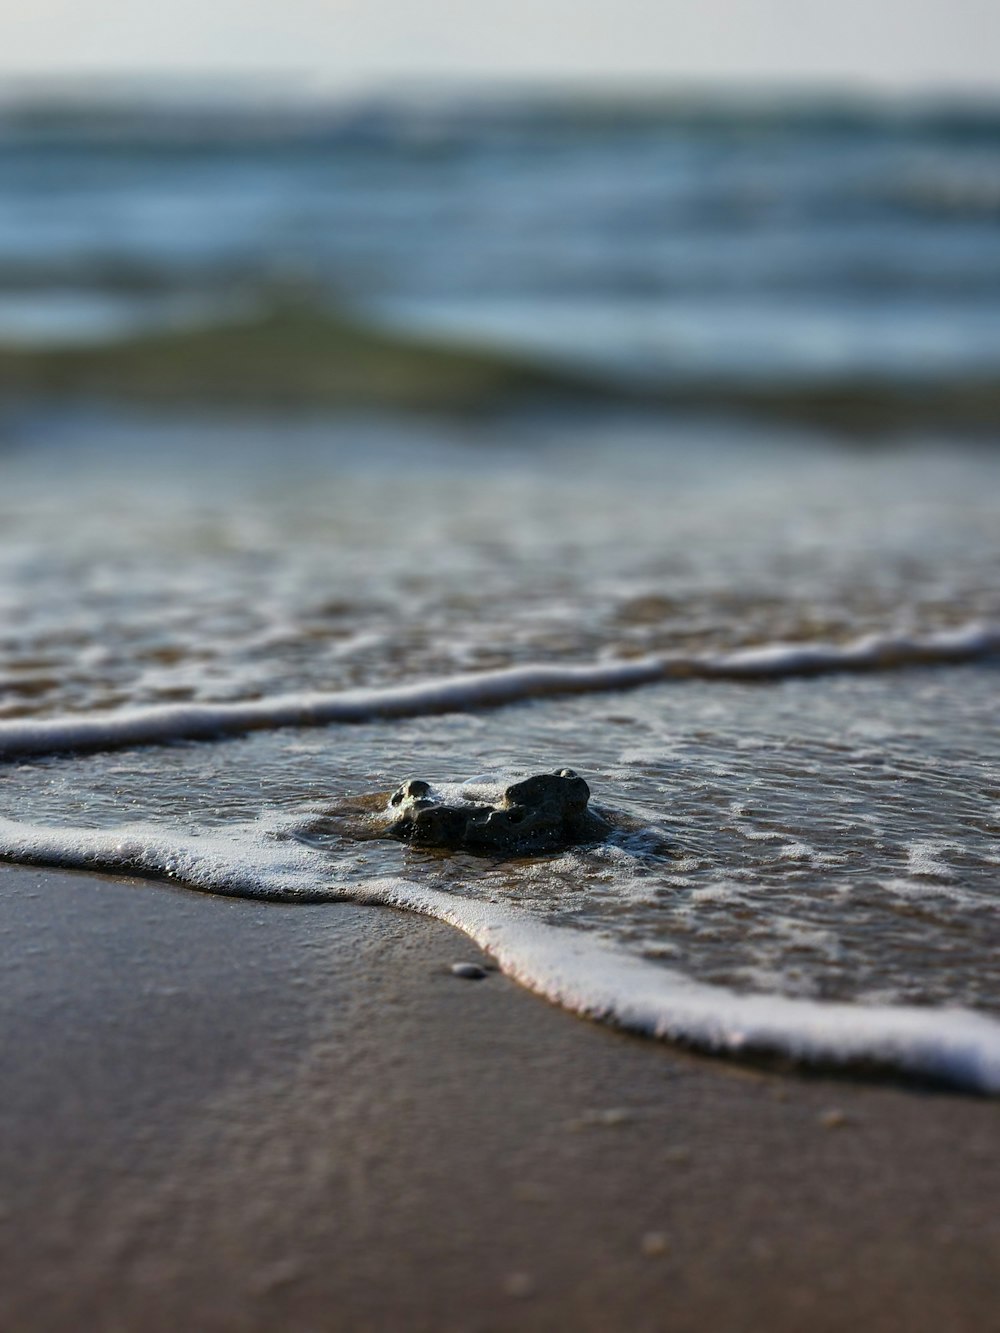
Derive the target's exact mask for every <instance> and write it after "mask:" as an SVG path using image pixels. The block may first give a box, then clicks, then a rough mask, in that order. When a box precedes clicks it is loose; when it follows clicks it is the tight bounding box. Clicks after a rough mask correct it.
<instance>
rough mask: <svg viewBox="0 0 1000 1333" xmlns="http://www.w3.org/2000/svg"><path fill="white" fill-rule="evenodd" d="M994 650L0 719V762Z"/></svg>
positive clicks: (918, 649) (810, 648)
mask: <svg viewBox="0 0 1000 1333" xmlns="http://www.w3.org/2000/svg"><path fill="white" fill-rule="evenodd" d="M998 652H1000V627H997V626H991V625H982V624H978V623H977V624H972V625H965V626H963V627H961V628H959V629H953V630H946V631H939V632H937V633H933V634H926V635H912V636H906V635H890V634H870V635H866V636H865V637H863V638H860V639H855V640H852V641H851V642H849V643H844V644H835V643H808V644H788V643H773V644H764V645H761V646H759V647H755V648H745V649H741V650H740V651H738V652H730V653H701V654H687V655H685V654H680V653H670V654H665V655H661V656H656V657H643V658H635V659H633V660H630V661H625V662H621V661H612V662H594V663H586V664H582V665H571V664H565V665H564V664H557V665H531V666H518V667H510V668H507V669H504V670H500V671H486V672H478V673H472V674H465V675H456V676H445V677H442V678H440V679H438V680H429V681H423V682H418V683H416V684H411V685H394V686H386V687H383V688H375V689H355V690H345V691H342V692H339V693H330V694H319V693H301V694H287V695H275V696H272V697H271V698H268V699H255V700H253V701H249V702H247V703H217V704H212V703H208V704H196V703H192V704H168V705H162V706H158V707H149V708H129V709H122V710H120V711H115V712H110V713H98V714H87V715H85V716H75V715H74V716H62V717H53V718H42V719H25V720H17V721H8V722H0V759H9V758H15V757H17V756H19V755H29V754H55V753H60V752H70V751H83V750H112V749H120V748H122V747H125V746H132V745H155V744H164V743H166V742H169V741H174V740H209V739H212V738H214V737H218V736H232V735H239V734H242V733H244V732H250V731H262V730H270V729H275V728H278V727H307V726H326V725H329V724H331V723H338V722H340V723H347V722H367V721H372V720H374V719H377V718H393V717H416V716H420V715H426V714H432V713H454V712H468V711H472V710H474V709H479V708H497V707H500V706H502V705H504V704H510V703H516V702H518V701H519V700H523V699H532V698H538V697H541V696H544V695H558V694H586V693H598V692H601V691H609V690H627V689H635V688H637V687H638V686H640V685H649V684H653V683H656V682H659V681H666V680H672V679H683V678H684V677H700V678H702V679H718V680H734V681H741V680H767V679H781V678H784V677H787V676H803V675H819V674H825V673H832V672H841V671H882V670H891V669H898V668H902V667H912V666H933V665H945V664H953V663H958V662H968V661H973V660H975V659H976V658H980V657H986V656H989V655H992V654H995V653H998Z"/></svg>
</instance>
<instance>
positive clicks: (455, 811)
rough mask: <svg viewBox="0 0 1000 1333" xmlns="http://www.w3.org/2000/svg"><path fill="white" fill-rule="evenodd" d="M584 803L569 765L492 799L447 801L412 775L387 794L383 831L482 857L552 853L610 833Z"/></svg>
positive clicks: (586, 797)
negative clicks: (494, 799) (385, 820)
mask: <svg viewBox="0 0 1000 1333" xmlns="http://www.w3.org/2000/svg"><path fill="white" fill-rule="evenodd" d="M589 801H590V788H589V787H588V786H587V783H586V782H585V781H584V780H583V778H581V777H579V776H578V775H577V774H576V773H574V772H573V770H572V769H569V768H563V769H560V770H559V771H558V772H555V773H537V774H535V775H534V776H532V777H527V778H523V779H521V780H520V781H518V782H513V783H511V784H510V786H508V787H505V788H504V790H503V792H502V793H501V794H500V797H499V799H498V800H496V801H495V802H487V801H477V800H475V799H469V800H465V799H461V800H455V799H452V800H448V799H445V798H444V797H442V796H441V795H439V794H438V793H436V792H435V790H434V789H433V787H431V785H430V783H427V782H423V781H421V780H420V779H412V780H410V781H409V782H404V783H403V785H402V786H401V787H397V789H396V790H395V791H394V792H393V793H392V796H391V797H390V798H389V806H388V809H387V812H386V814H387V817H388V818H387V823H386V825H385V833H386V834H387V835H388V836H389V837H392V838H399V839H400V840H401V841H403V842H410V843H413V844H414V845H415V846H418V847H440V848H445V849H447V850H450V851H466V852H475V853H480V854H484V855H485V854H490V853H492V854H498V855H507V856H510V855H517V854H527V853H531V852H546V851H557V850H559V849H560V848H563V847H571V846H574V845H577V844H579V843H586V842H596V841H598V840H600V839H602V838H605V837H606V836H607V835H608V833H610V831H611V824H610V823H609V822H608V820H606V819H605V818H604V817H603V816H602V815H599V814H597V813H596V812H595V811H593V810H591V809H590V808H589Z"/></svg>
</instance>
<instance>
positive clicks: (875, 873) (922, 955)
mask: <svg viewBox="0 0 1000 1333" xmlns="http://www.w3.org/2000/svg"><path fill="white" fill-rule="evenodd" d="M20 429H21V435H20V437H19V443H20V448H19V449H13V450H12V451H11V452H9V453H8V454H7V456H6V458H5V460H4V463H3V466H4V471H5V478H6V485H5V487H4V492H3V500H2V508H3V522H4V527H5V532H6V534H7V540H6V542H5V544H4V548H3V557H2V566H0V596H2V600H3V604H4V608H5V617H4V625H5V629H4V633H3V636H2V640H0V678H2V680H3V682H4V685H5V691H4V704H3V707H4V712H5V716H6V718H7V722H6V723H4V724H2V725H0V741H2V740H3V734H4V733H3V727H4V726H6V727H7V728H8V729H9V728H11V727H14V726H20V727H22V728H23V727H24V726H26V725H27V726H29V727H30V726H32V725H35V724H40V723H43V722H45V721H46V720H52V719H58V718H61V717H64V716H65V715H66V714H73V713H80V712H84V713H87V714H89V715H91V716H93V718H94V720H95V723H96V724H97V725H103V724H102V723H101V722H100V719H101V718H102V716H103V715H104V713H105V712H108V716H111V717H114V716H117V710H120V709H121V708H122V707H138V706H147V705H151V704H154V705H155V704H171V703H184V702H186V701H197V702H199V703H201V704H208V703H211V702H213V701H216V702H217V701H230V700H235V699H241V700H242V699H250V698H262V699H263V700H265V701H266V700H267V698H268V697H269V696H271V695H274V694H278V693H280V694H282V695H285V694H288V693H289V692H291V691H295V690H308V691H335V690H338V689H343V688H349V687H352V686H357V685H359V684H364V685H366V686H370V685H373V684H381V685H385V686H391V685H394V684H407V683H410V682H413V681H415V680H422V679H427V678H431V679H434V678H439V677H442V676H445V675H448V674H450V673H454V672H455V671H456V670H459V671H464V672H468V671H477V670H486V669H493V668H497V667H505V666H509V665H515V664H520V663H528V662H538V661H542V662H550V663H558V662H564V663H567V664H571V663H582V662H588V661H595V660H597V661H604V662H605V663H607V664H613V663H614V662H615V661H620V660H629V659H631V658H633V657H636V656H638V655H643V654H648V653H650V652H657V651H660V652H662V651H677V650H682V651H684V652H688V653H693V652H703V653H704V652H715V651H719V650H725V649H731V648H737V647H741V646H752V645H765V646H766V645H774V644H780V643H788V642H789V641H790V642H791V643H793V644H797V645H800V646H802V645H806V646H809V645H821V644H831V643H832V644H834V645H836V644H841V643H846V642H850V641H852V640H854V639H855V638H856V637H857V636H858V635H860V634H864V633H877V634H881V635H886V634H893V633H895V634H900V633H905V634H911V635H912V634H916V635H918V636H919V635H924V636H926V635H928V634H933V633H935V632H937V631H941V630H946V629H949V628H950V627H954V626H961V625H967V624H968V623H969V622H971V621H976V620H978V621H981V622H985V623H988V624H993V625H996V624H1000V585H998V584H997V582H996V577H995V572H996V568H997V556H998V554H1000V551H998V547H1000V485H998V482H1000V475H998V474H1000V458H998V457H997V456H996V455H995V454H991V453H988V452H985V451H982V450H974V449H964V450H959V449H952V450H948V451H946V450H944V449H943V448H941V447H935V446H932V445H931V444H929V443H928V444H927V445H925V446H923V447H920V448H913V449H909V450H904V449H899V450H895V451H889V452H882V453H879V454H866V453H847V452H843V451H837V450H834V449H832V448H830V447H828V446H825V445H823V444H822V443H821V442H819V441H817V440H814V439H805V438H792V437H787V438H783V439H781V438H772V439H768V440H764V439H761V438H759V437H757V438H755V437H753V436H750V435H747V434H743V435H738V434H736V433H734V432H733V430H732V429H731V428H724V427H722V426H720V427H718V428H709V427H706V426H699V427H698V428H697V429H696V428H695V427H693V426H691V427H685V426H684V425H683V424H681V423H675V424H673V425H672V426H670V427H668V426H666V425H665V424H664V423H662V422H660V423H655V422H653V421H651V420H648V419H647V420H640V419H636V418H631V419H611V418H607V419H602V420H596V419H594V420H591V421H590V422H589V423H582V422H570V421H558V420H549V421H546V422H543V421H539V420H535V421H524V420H522V421H508V422H505V423H496V424H494V425H492V426H479V427H472V426H469V425H466V426H461V427H458V426H451V427H447V428H446V427H443V426H441V427H438V426H432V425H430V424H428V423H425V424H424V426H423V427H420V428H418V427H415V426H414V425H413V423H412V422H410V423H392V422H387V421H383V422H375V421H373V420H367V421H356V422H353V423H352V422H344V421H341V422H340V423H339V424H337V425H330V424H325V425H324V424H323V423H321V422H312V423H303V422H300V423H298V424H297V425H296V424H293V423H283V424H281V425H280V426H278V425H277V424H275V425H273V426H270V427H269V426H267V425H261V424H259V423H258V424H257V425H255V426H254V427H252V428H251V427H248V426H240V425H234V424H230V425H228V426H223V425H221V424H219V423H214V424H213V423H211V422H204V423H197V422H187V423H186V424H181V423H178V422H175V423H174V424H172V425H169V424H164V423H159V424H154V423H150V422H143V421H141V420H139V419H132V420H129V419H126V418H118V419H100V418H96V417H95V418H93V419H91V420H90V421H80V420H72V419H69V418H65V419H63V420H61V421H60V420H57V419H50V420H46V421H44V422H35V423H34V424H32V423H31V422H25V423H22V425H21V427H20ZM276 440H279V441H280V448H275V441H276ZM195 459H198V460H200V461H199V464H198V466H197V468H196V467H195V461H194V460H195ZM778 651H779V654H780V653H782V652H785V650H784V649H781V650H778ZM780 660H781V661H786V660H787V661H789V662H791V661H792V658H791V657H790V656H788V655H787V653H786V656H785V657H782V658H781V659H780ZM790 669H791V668H790ZM996 686H997V674H996V659H995V657H992V658H991V657H989V656H987V657H985V658H980V659H978V660H974V661H970V662H967V663H965V664H960V663H955V664H951V665H947V664H939V665H935V666H914V667H912V668H911V669H909V670H888V669H886V670H872V671H869V672H867V673H865V674H863V675H857V674H850V675H836V674H834V675H829V676H822V677H815V678H814V677H811V676H806V677H797V676H793V675H789V676H788V677H787V678H783V676H782V673H781V671H779V672H777V674H776V677H775V678H774V679H771V680H768V681H760V682H757V683H748V682H738V681H734V680H706V679H698V678H690V679H674V680H670V681H666V682H662V683H659V684H652V685H647V686H645V687H644V688H642V689H637V690H632V691H619V692H611V693H601V694H582V695H577V696H574V697H559V698H547V697H539V698H530V697H529V698H526V699H524V700H523V701H521V702H519V703H515V704H512V705H510V706H507V707H504V708H496V709H476V708H475V707H472V706H469V705H468V703H466V704H465V705H464V706H463V705H462V704H461V703H454V704H453V705H452V706H453V707H455V708H456V709H459V711H453V712H446V713H445V714H443V715H433V716H415V717H409V718H404V717H399V718H395V719H383V720H377V719H372V720H368V721H364V722H361V723H356V724H353V725H344V724H340V725H334V726H328V727H315V728H301V727H293V728H289V729H283V730H275V731H262V732H258V733H256V734H253V735H249V736H243V737H239V738H231V739H227V740H222V739H220V740H217V741H214V742H188V741H176V742H175V743H173V744H168V745H162V746H148V747H144V748H133V749H124V750H123V749H117V750H113V751H109V752H100V753H96V754H89V755H80V754H75V755H74V754H69V755H48V756H46V755H41V756H39V757H37V758H30V759H29V758H22V759H13V758H12V759H9V760H8V761H7V763H6V765H5V767H4V770H3V777H2V786H0V791H2V800H3V808H2V817H3V822H2V824H0V843H2V844H3V847H4V848H5V849H6V851H7V854H8V855H11V856H14V857H15V858H18V857H23V858H25V859H41V860H45V859H49V860H51V861H59V860H62V861H63V862H64V863H65V862H66V861H67V860H68V861H69V862H70V863H74V864H81V865H86V864H104V865H111V866H117V867H118V868H122V869H128V868H132V869H135V868H138V869H140V870H144V871H148V872H152V873H163V874H173V875H175V876H177V877H179V878H181V879H183V880H185V882H189V883H191V884H193V885H194V886H195V887H206V888H211V889H214V890H217V891H224V892H236V893H241V892H251V893H271V894H275V893H277V894H286V895H288V894H291V895H292V896H296V895H297V896H314V897H323V896H332V897H336V896H343V895H344V894H348V895H350V894H357V895H359V896H362V897H363V896H364V895H365V894H366V893H367V892H374V890H372V888H371V886H372V885H385V884H395V885H397V886H403V887H402V889H395V890H393V892H394V893H404V896H405V894H408V895H410V899H409V900H411V901H413V902H415V901H416V899H415V898H414V895H417V896H419V895H420V894H430V895H432V896H433V895H435V894H436V895H438V897H437V898H434V899H433V902H434V903H435V904H436V906H434V908H433V910H435V911H439V913H444V912H445V910H446V911H447V913H450V916H449V919H456V920H458V921H459V922H461V921H462V920H463V917H462V912H463V910H464V909H463V906H462V904H467V905H468V907H469V910H470V911H473V910H480V908H481V907H482V905H483V904H490V905H493V906H495V907H496V908H497V909H504V910H508V909H509V910H510V911H512V912H514V913H515V915H516V919H517V920H518V921H521V922H525V921H526V922H529V923H530V922H534V923H544V924H547V925H551V926H557V927H559V928H561V929H560V932H559V933H558V934H557V935H556V936H554V937H549V936H546V937H545V938H546V940H547V941H548V943H547V944H546V948H550V949H552V950H554V953H553V954H552V957H553V958H555V959H556V962H558V960H559V957H560V954H559V950H560V948H561V947H563V946H562V945H561V944H560V941H561V942H563V943H564V944H569V942H571V941H572V940H573V939H576V938H579V937H580V935H581V933H586V935H587V936H588V937H590V938H591V939H593V940H596V941H599V942H601V943H602V944H604V943H607V944H609V945H613V946H615V947H616V948H617V949H618V950H619V952H620V953H621V952H623V953H624V955H627V956H629V957H634V958H637V959H641V960H644V962H645V964H646V967H647V968H648V969H650V972H649V975H651V976H652V975H654V974H655V975H659V974H660V973H662V975H663V976H664V977H667V976H668V975H669V976H670V977H676V975H677V974H678V973H680V974H682V975H683V977H686V978H689V979H692V980H693V981H695V982H698V983H707V984H710V985H712V986H715V987H724V988H726V990H727V991H729V992H736V993H737V994H740V995H750V994H757V995H761V996H784V997H791V998H794V999H800V1000H812V1001H816V1000H820V1001H849V1002H851V1004H852V1005H853V1006H856V1008H855V1009H853V1010H852V1012H853V1013H855V1014H856V1015H858V1017H859V1018H860V1019H861V1021H862V1027H863V1025H864V1014H866V1013H871V1014H875V1013H876V1012H882V1013H884V1012H885V1008H884V1007H885V1006H895V1005H904V1004H905V1005H918V1006H925V1007H926V1012H927V1014H928V1015H929V1016H930V1015H931V1014H932V1012H937V1011H938V1010H941V1009H943V1008H948V1007H952V1006H956V1005H957V1006H962V1007H963V1008H966V1009H972V1010H978V1011H980V1012H982V1013H984V1014H996V1013H997V1012H998V1011H1000V974H998V964H997V959H998V958H1000V949H998V945H1000V910H998V909H1000V894H998V880H1000V726H998V723H997V706H996V705H997V689H996ZM529 693H530V691H529ZM265 706H266V703H265ZM109 710H110V711H109ZM562 766H570V767H572V768H575V769H577V770H578V771H579V772H581V773H582V774H584V775H585V776H586V777H587V779H588V780H589V781H590V783H591V785H592V787H593V790H594V800H595V802H597V803H598V804H600V805H602V806H606V807H608V808H610V809H612V810H614V811H617V812H619V813H620V814H621V815H623V816H625V817H627V819H626V821H625V822H624V823H623V826H622V828H621V829H620V830H619V831H618V832H617V833H616V834H615V835H614V836H613V837H612V838H611V839H610V840H609V841H608V842H607V843H606V844H604V845H600V846H595V847H589V848H578V849H575V850H573V851H570V852H566V853H563V854H558V855H550V856H545V857H537V858H522V859H512V860H508V861H505V862H499V861H494V860H490V859H484V858H476V857H471V856H463V855H456V856H449V855H442V854H437V853H433V852H426V851H420V850H416V849H411V848H408V847H405V846H402V845H400V844H397V843H393V842H384V841H370V840H366V841H361V842H358V841H356V840H355V839H354V838H353V837H352V836H351V834H352V826H351V822H350V819H347V820H345V819H343V818H342V817H337V812H338V810H339V809H340V807H342V806H343V804H344V801H345V798H349V797H352V796H357V795H361V794H365V793H370V792H372V791H377V790H388V789H391V788H392V787H394V786H395V785H397V783H398V782H400V781H402V780H403V779H405V778H408V777H423V778H426V779H429V780H432V781H447V780H462V779H467V778H473V777H477V776H479V775H494V776H501V777H502V775H503V774H504V773H509V772H523V771H532V770H544V769H551V768H559V767H562ZM331 811H332V812H333V817H331V818H329V819H328V820H327V821H326V822H325V823H324V819H323V816H324V813H326V814H330V812H331ZM317 821H318V822H317ZM59 830H61V832H59ZM87 830H90V831H91V833H87V832H86V831H87ZM88 838H89V839H90V841H89V842H88ZM74 849H75V850H74ZM440 895H444V897H441V896H440ZM427 901H431V899H427ZM441 903H445V904H446V909H445V908H444V907H441ZM424 910H429V909H424ZM552 938H554V939H555V940H556V944H554V945H553V944H552V943H551V939H552ZM516 955H517V948H516V947H514V948H513V953H512V954H511V957H512V958H513V959H514V961H513V963H512V964H511V969H512V970H514V971H515V972H517V970H518V967H521V968H522V970H527V971H530V969H528V968H527V965H526V964H523V960H522V961H521V962H518V957H519V955H518V956H516ZM616 956H618V955H616ZM581 975H582V976H583V977H584V980H586V975H587V974H586V968H585V967H584V969H583V971H582V973H581ZM637 975H638V974H637ZM646 975H647V973H646V972H643V973H641V976H642V977H643V978H645V977H646ZM527 979H528V980H529V984H533V982H532V977H531V976H528V977H527ZM575 984H576V983H575V982H574V985H575ZM643 984H646V983H645V982H643ZM584 989H585V987H584ZM575 994H576V992H575V991H574V995H575ZM564 998H565V997H564ZM627 999H628V996H627V995H626V996H625V997H624V999H621V998H620V1004H619V1007H620V1008H621V1009H622V1011H623V1012H624V1010H625V1009H626V1008H627V1005H626V1004H625V1001H626V1000H627ZM569 1002H574V1003H575V1002H576V1001H574V1000H572V997H571V1000H570V1001H569ZM579 1003H580V1006H581V1007H584V1008H587V1007H588V1005H589V1007H590V1008H591V1009H592V1008H594V1005H593V1004H592V1003H591V1002H590V1001H589V1000H587V999H586V996H585V997H584V1000H583V1001H580V1002H579ZM876 1006H878V1007H879V1008H878V1009H876ZM612 1008H613V1006H612ZM810 1012H812V1011H810ZM618 1016H619V1017H621V1014H619V1015H618ZM793 1026H794V1025H793ZM679 1035H681V1036H684V1035H685V1032H684V1030H683V1026H682V1029H681V1030H680V1031H679ZM688 1035H690V1034H688ZM990 1040H994V1038H990ZM716 1044H720V1043H719V1042H716ZM772 1044H773V1043H772ZM778 1044H779V1045H780V1042H779V1043H778ZM786 1045H791V1046H794V1042H791V1041H790V1040H789V1041H788V1042H786ZM827 1053H829V1052H827ZM854 1053H855V1054H857V1053H858V1051H857V1050H855V1051H854ZM861 1053H862V1054H863V1053H864V1050H863V1042H862V1049H861Z"/></svg>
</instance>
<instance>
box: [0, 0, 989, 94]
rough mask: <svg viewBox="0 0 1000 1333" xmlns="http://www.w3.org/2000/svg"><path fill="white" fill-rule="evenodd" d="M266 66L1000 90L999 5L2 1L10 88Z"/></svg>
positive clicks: (429, 74)
mask: <svg viewBox="0 0 1000 1333" xmlns="http://www.w3.org/2000/svg"><path fill="white" fill-rule="evenodd" d="M261 74H263V75H268V76H270V77H272V78H273V79H275V80H276V81H277V82H278V83H280V82H281V81H282V80H284V81H285V82H286V83H287V85H288V87H289V88H291V89H295V88H302V89H303V90H305V89H309V88H314V87H315V88H317V89H320V90H335V89H336V88H338V87H345V88H349V87H353V86H357V85H379V84H381V85H386V84H391V83H392V82H393V81H394V80H398V79H406V80H412V81H417V82H419V81H424V80H427V81H433V80H435V79H440V78H444V79H448V80H456V79H459V80H469V79H473V80H474V79H479V78H482V79H486V80H489V81H503V80H507V79H513V80H518V81H535V80H546V81H548V80H553V79H569V80H573V81H581V80H583V81H586V80H600V81H608V82H619V83H620V82H628V81H630V80H643V81H649V82H653V83H669V82H675V83H676V82H678V81H683V82H694V83H735V84H750V85H753V84H774V83H779V84H782V83H783V84H796V85H803V84H806V85H808V84H816V83H823V84H830V85H855V86H860V87H862V88H869V87H871V88H876V89H878V88H883V89H887V90H890V91H892V90H902V91H914V90H915V91H926V90H957V91H967V92H972V93H975V92H984V91H985V92H994V93H1000V0H502V2H500V0H0V80H8V81H9V80H10V79H11V78H16V79H22V78H29V79H30V78H43V79H52V78H60V77H64V76H69V77H71V78H73V79H81V78H83V79H88V78H93V77H100V76H104V75H109V76H113V77H114V78H116V79H122V78H125V79H129V78H130V79H143V78H145V77H147V76H176V75H181V76H185V77H187V78H189V79H194V80H204V79H208V80H211V79H212V78H213V77H222V76H227V77H230V78H242V77H252V76H255V75H261Z"/></svg>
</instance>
